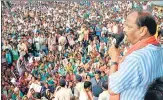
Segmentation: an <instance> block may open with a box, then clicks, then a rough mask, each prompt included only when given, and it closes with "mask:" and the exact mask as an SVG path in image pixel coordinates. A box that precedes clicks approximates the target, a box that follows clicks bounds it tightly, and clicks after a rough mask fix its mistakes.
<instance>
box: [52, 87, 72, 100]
mask: <svg viewBox="0 0 163 100" xmlns="http://www.w3.org/2000/svg"><path fill="white" fill-rule="evenodd" d="M71 96H72V92H71V91H70V90H69V89H67V88H63V87H61V89H60V90H58V91H57V92H56V95H55V99H54V100H70V98H71Z"/></svg>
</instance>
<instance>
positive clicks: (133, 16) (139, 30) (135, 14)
mask: <svg viewBox="0 0 163 100" xmlns="http://www.w3.org/2000/svg"><path fill="white" fill-rule="evenodd" d="M124 33H125V35H126V36H127V40H128V42H130V43H131V44H135V43H137V42H138V41H140V40H142V39H145V38H148V37H150V36H153V35H155V33H156V21H155V19H154V18H153V16H152V15H151V14H150V13H149V12H146V11H138V10H134V11H132V12H130V13H129V15H128V16H127V18H126V22H125V24H124Z"/></svg>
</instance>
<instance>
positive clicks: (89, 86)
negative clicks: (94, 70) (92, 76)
mask: <svg viewBox="0 0 163 100" xmlns="http://www.w3.org/2000/svg"><path fill="white" fill-rule="evenodd" d="M91 86H92V83H91V82H89V81H85V82H84V89H85V91H86V92H88V91H91Z"/></svg>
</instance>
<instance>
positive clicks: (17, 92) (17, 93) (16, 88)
mask: <svg viewBox="0 0 163 100" xmlns="http://www.w3.org/2000/svg"><path fill="white" fill-rule="evenodd" d="M19 91H20V90H19V88H18V87H15V88H14V93H15V94H16V95H19Z"/></svg>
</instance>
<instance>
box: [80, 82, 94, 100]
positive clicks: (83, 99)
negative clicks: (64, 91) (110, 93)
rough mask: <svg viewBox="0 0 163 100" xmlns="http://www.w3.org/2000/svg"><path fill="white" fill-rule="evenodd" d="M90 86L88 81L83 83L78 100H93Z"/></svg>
mask: <svg viewBox="0 0 163 100" xmlns="http://www.w3.org/2000/svg"><path fill="white" fill-rule="evenodd" d="M91 85H92V83H91V82H89V81H85V82H84V89H83V90H82V91H81V92H80V96H79V100H93V95H92V92H91Z"/></svg>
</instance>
